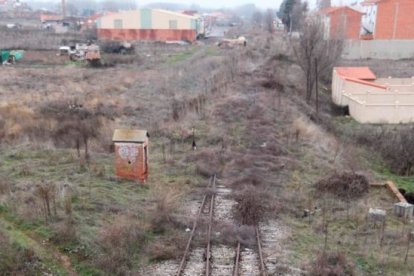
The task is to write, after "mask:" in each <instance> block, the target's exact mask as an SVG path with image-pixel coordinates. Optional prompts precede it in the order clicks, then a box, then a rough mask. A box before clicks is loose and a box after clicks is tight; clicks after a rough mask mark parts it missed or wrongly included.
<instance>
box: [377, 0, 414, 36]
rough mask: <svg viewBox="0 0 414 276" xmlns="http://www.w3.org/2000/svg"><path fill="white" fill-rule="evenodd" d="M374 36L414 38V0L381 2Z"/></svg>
mask: <svg viewBox="0 0 414 276" xmlns="http://www.w3.org/2000/svg"><path fill="white" fill-rule="evenodd" d="M374 38H375V39H414V1H413V0H382V1H381V2H379V3H378V11H377V20H376V25H375V33H374Z"/></svg>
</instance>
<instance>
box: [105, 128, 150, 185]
mask: <svg viewBox="0 0 414 276" xmlns="http://www.w3.org/2000/svg"><path fill="white" fill-rule="evenodd" d="M148 138H149V134H148V131H146V130H131V129H116V130H115V132H114V136H113V137H112V141H113V142H114V144H115V169H116V175H117V176H118V177H121V178H125V179H130V180H137V181H141V182H145V181H146V180H147V178H148V142H149V139H148Z"/></svg>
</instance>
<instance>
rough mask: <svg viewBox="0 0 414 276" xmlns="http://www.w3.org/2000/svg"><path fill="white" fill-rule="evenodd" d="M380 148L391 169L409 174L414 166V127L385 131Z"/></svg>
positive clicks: (402, 173)
mask: <svg viewBox="0 0 414 276" xmlns="http://www.w3.org/2000/svg"><path fill="white" fill-rule="evenodd" d="M381 136H382V137H381V140H380V141H381V143H380V145H381V146H380V150H381V153H382V155H383V157H384V160H385V161H386V162H387V163H388V165H389V166H390V168H391V170H392V171H393V172H395V173H397V174H400V175H405V176H409V175H411V174H412V173H413V168H414V129H413V128H402V129H399V130H395V131H387V132H383V133H382V135H381Z"/></svg>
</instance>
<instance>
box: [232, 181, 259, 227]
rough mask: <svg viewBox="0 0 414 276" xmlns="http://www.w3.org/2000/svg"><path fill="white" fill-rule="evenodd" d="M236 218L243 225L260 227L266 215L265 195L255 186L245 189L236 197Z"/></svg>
mask: <svg viewBox="0 0 414 276" xmlns="http://www.w3.org/2000/svg"><path fill="white" fill-rule="evenodd" d="M235 200H236V202H237V205H236V206H235V209H236V210H235V217H236V219H237V220H238V221H240V223H241V224H245V225H258V223H259V222H260V221H261V220H262V219H263V216H264V213H265V206H264V204H263V202H264V194H263V193H260V192H258V190H257V188H255V187H253V186H247V187H244V188H243V190H241V191H239V192H237V193H236V195H235Z"/></svg>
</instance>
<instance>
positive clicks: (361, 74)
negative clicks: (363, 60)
mask: <svg viewBox="0 0 414 276" xmlns="http://www.w3.org/2000/svg"><path fill="white" fill-rule="evenodd" d="M335 70H336V72H337V73H338V74H339V75H341V76H342V77H346V78H352V79H359V80H371V81H372V80H376V79H377V77H376V76H375V74H374V73H373V72H372V71H371V69H369V67H336V68H335Z"/></svg>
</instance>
